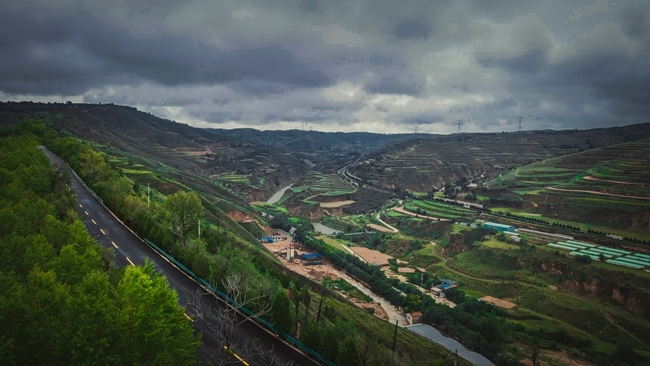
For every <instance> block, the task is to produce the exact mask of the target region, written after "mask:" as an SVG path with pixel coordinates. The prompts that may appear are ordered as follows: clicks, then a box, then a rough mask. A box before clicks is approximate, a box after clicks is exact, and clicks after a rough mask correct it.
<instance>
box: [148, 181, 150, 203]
mask: <svg viewBox="0 0 650 366" xmlns="http://www.w3.org/2000/svg"><path fill="white" fill-rule="evenodd" d="M149 195H150V193H149V183H147V207H149Z"/></svg>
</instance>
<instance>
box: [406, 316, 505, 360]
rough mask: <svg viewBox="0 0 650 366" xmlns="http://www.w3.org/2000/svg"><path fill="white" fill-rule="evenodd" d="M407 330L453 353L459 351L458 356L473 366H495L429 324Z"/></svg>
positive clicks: (417, 325)
mask: <svg viewBox="0 0 650 366" xmlns="http://www.w3.org/2000/svg"><path fill="white" fill-rule="evenodd" d="M406 329H408V330H410V331H411V332H414V333H417V334H419V335H421V336H424V337H427V338H429V339H430V340H432V341H434V342H436V343H438V344H440V345H442V346H443V347H445V348H446V349H448V350H450V351H451V352H456V350H458V355H459V356H460V357H462V358H464V359H466V360H467V361H469V362H471V363H472V364H473V365H478V366H494V364H493V363H492V362H491V361H490V360H488V359H487V358H485V357H484V356H483V355H480V354H478V353H476V352H472V351H469V350H467V348H465V346H463V345H462V344H460V343H459V342H458V341H457V340H455V339H453V338H447V337H445V336H444V335H442V333H440V332H439V331H438V330H437V329H436V328H434V327H432V326H430V325H427V324H416V325H409V326H407V327H406Z"/></svg>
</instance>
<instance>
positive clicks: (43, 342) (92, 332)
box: [0, 123, 200, 365]
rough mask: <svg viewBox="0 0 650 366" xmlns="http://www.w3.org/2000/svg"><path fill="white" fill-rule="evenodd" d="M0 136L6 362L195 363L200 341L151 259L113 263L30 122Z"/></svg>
mask: <svg viewBox="0 0 650 366" xmlns="http://www.w3.org/2000/svg"><path fill="white" fill-rule="evenodd" d="M1 135H2V136H1V137H0V258H2V261H1V262H0V324H2V326H1V327H0V360H1V363H2V364H3V365H27V364H34V365H44V364H86V365H92V364H95V365H125V364H157V365H188V364H197V363H198V359H197V357H196V354H195V352H196V350H197V348H198V347H199V345H200V341H199V338H197V337H196V336H195V335H194V331H193V329H192V327H191V325H190V323H189V322H188V321H187V319H185V317H184V315H183V312H184V310H183V309H182V308H181V307H180V306H179V305H178V298H177V294H176V292H175V291H173V290H171V289H170V287H169V285H168V283H167V281H166V279H165V278H164V277H161V276H160V275H159V274H157V273H155V271H154V268H153V266H152V265H145V266H144V267H129V268H126V269H115V268H111V267H110V258H111V257H112V255H111V253H109V252H106V251H104V250H103V249H102V248H101V247H100V246H99V245H97V244H96V243H95V242H94V240H93V239H92V238H90V236H89V235H88V232H87V231H86V229H85V226H84V225H83V223H82V222H81V221H80V220H79V219H78V218H77V214H76V211H75V209H74V205H75V202H76V200H75V197H74V196H73V193H72V191H70V190H69V189H68V187H67V184H66V183H67V180H66V178H65V177H64V176H62V175H60V174H58V173H57V172H55V171H54V170H53V169H52V168H51V167H50V161H49V159H48V158H47V157H46V156H45V155H44V154H43V153H41V151H39V150H38V149H37V148H36V146H37V145H41V144H43V143H44V142H51V141H52V140H53V139H54V138H56V134H55V133H54V131H52V130H50V129H48V128H45V127H43V126H41V125H38V124H33V123H24V124H22V125H20V126H15V127H13V128H12V129H10V130H3V131H2V133H1Z"/></svg>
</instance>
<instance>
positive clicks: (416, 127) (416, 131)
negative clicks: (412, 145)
mask: <svg viewBox="0 0 650 366" xmlns="http://www.w3.org/2000/svg"><path fill="white" fill-rule="evenodd" d="M415 134H416V135H417V134H418V125H415Z"/></svg>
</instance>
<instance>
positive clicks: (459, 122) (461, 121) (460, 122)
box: [458, 119, 463, 133]
mask: <svg viewBox="0 0 650 366" xmlns="http://www.w3.org/2000/svg"><path fill="white" fill-rule="evenodd" d="M462 124H463V120H462V119H459V120H458V133H460V125H462Z"/></svg>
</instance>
